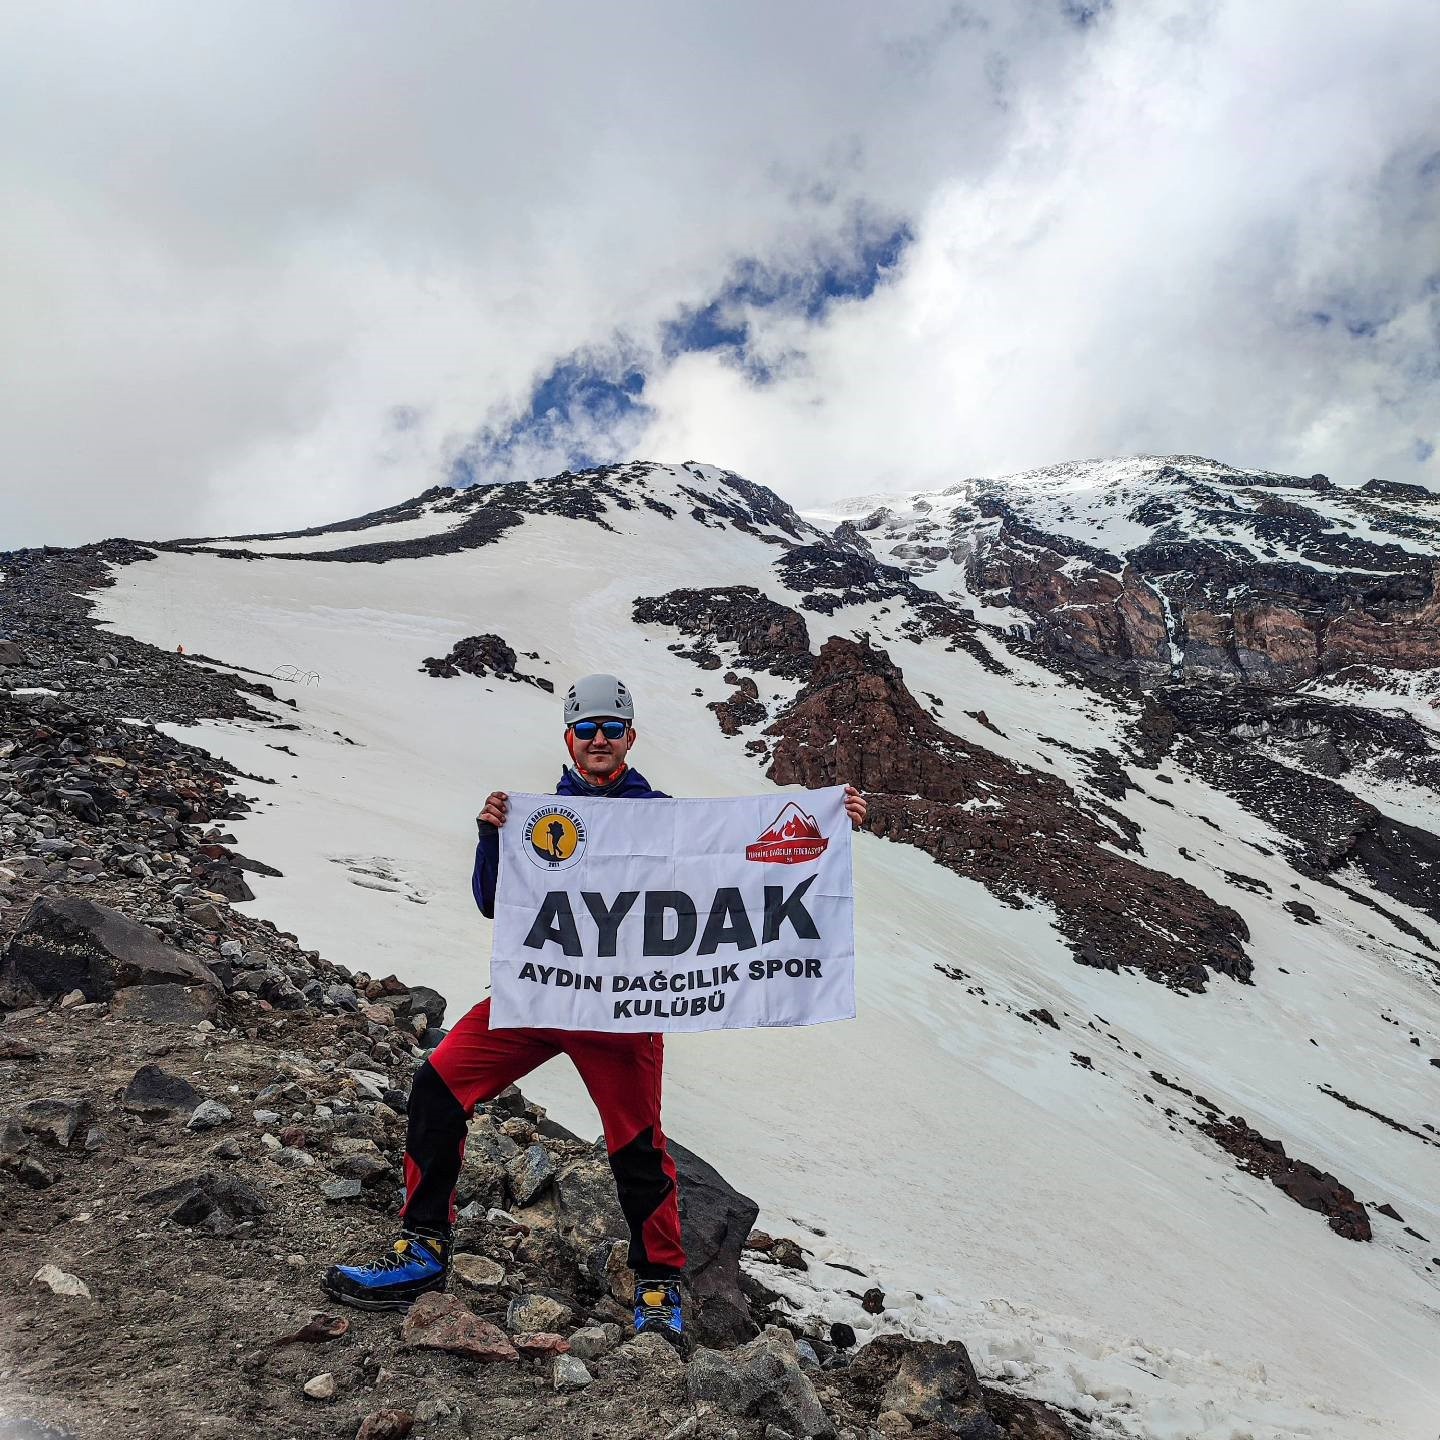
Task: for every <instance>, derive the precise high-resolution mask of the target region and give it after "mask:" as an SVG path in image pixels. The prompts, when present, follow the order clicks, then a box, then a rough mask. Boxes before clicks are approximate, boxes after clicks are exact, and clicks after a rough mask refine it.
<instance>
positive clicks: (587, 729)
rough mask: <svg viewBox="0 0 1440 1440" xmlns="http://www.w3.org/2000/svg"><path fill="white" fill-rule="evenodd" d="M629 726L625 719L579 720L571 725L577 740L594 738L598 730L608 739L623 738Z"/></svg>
mask: <svg viewBox="0 0 1440 1440" xmlns="http://www.w3.org/2000/svg"><path fill="white" fill-rule="evenodd" d="M629 728H630V726H629V724H628V723H627V722H626V721H624V720H577V721H576V722H575V723H574V724H573V725H572V726H571V727H570V729H571V730H572V731H573V732H574V734H575V738H576V739H577V740H593V739H594V738H595V733H596V731H599V733H600V734H601V735H603V736H604V737H605V738H606V739H607V740H623V739H624V738H625V732H626V731H627V730H628V729H629Z"/></svg>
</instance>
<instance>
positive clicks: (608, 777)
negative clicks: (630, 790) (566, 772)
mask: <svg viewBox="0 0 1440 1440" xmlns="http://www.w3.org/2000/svg"><path fill="white" fill-rule="evenodd" d="M565 748H566V749H567V750H568V751H569V752H570V758H571V760H575V732H574V731H573V730H567V731H566V732H565ZM575 768H576V769H577V770H579V771H580V773H581V774H582V775H585V778H586V779H587V780H588V779H590V777H589V776H588V775H586V774H585V769H584V767H583V766H582V765H581V764H580V762H579V761H578V760H575ZM627 768H628V767H627V766H626V764H625V762H624V761H623V760H622V761H621V762H620V763H619V764H618V765H617V766H616V767H615V768H614V769H613V770H610V771H607V772H606V773H605V774H604V775H602V776H600V777H599V778H597V779H596V780H595V781H593V782H592V783H594V784H596V785H599V786H600V787H601V788H602V789H603V788H604V787H605V786H606V785H613V784H614V783H615V782H616V781H617V780H618V779H619V778H620V777H621V776H622V775H623V774H624V773H625V771H626V769H627Z"/></svg>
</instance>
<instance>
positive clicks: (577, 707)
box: [565, 675, 635, 725]
mask: <svg viewBox="0 0 1440 1440" xmlns="http://www.w3.org/2000/svg"><path fill="white" fill-rule="evenodd" d="M609 715H614V716H616V717H617V718H618V719H621V720H633V719H634V718H635V702H634V701H633V700H632V699H631V698H630V692H629V690H627V689H626V688H625V682H624V681H623V680H617V679H616V678H615V677H614V676H613V675H582V676H581V677H580V678H579V679H578V680H577V681H576V682H575V683H574V684H573V685H572V686H571V687H570V689H569V691H568V692H567V694H566V696H565V723H566V725H573V724H574V723H575V722H576V721H577V720H601V719H604V718H605V717H606V716H609Z"/></svg>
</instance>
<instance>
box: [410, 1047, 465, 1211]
mask: <svg viewBox="0 0 1440 1440" xmlns="http://www.w3.org/2000/svg"><path fill="white" fill-rule="evenodd" d="M407 1112H408V1119H407V1122H406V1128H405V1159H406V1163H407V1165H413V1166H414V1167H415V1169H416V1171H418V1173H419V1179H418V1183H417V1184H416V1185H415V1187H414V1189H413V1190H412V1192H411V1195H410V1199H409V1200H408V1202H407V1203H406V1206H405V1223H406V1224H407V1225H408V1226H410V1227H411V1228H412V1229H415V1230H419V1231H422V1232H423V1233H425V1234H427V1235H439V1236H442V1237H443V1236H448V1235H449V1234H450V1203H451V1196H452V1195H453V1194H454V1192H455V1184H456V1181H458V1180H459V1178H460V1161H461V1157H462V1155H463V1154H464V1150H465V1126H466V1116H465V1110H464V1107H463V1106H462V1105H461V1104H460V1102H459V1101H458V1100H457V1099H456V1098H455V1096H454V1095H453V1094H452V1093H451V1090H450V1087H449V1086H448V1085H447V1084H446V1083H445V1082H444V1080H442V1079H441V1078H440V1072H439V1071H438V1070H436V1069H435V1067H434V1066H433V1065H432V1064H431V1063H430V1062H429V1061H428V1060H427V1061H425V1063H424V1064H423V1065H421V1067H420V1068H419V1069H418V1070H417V1071H416V1072H415V1079H414V1081H413V1083H412V1084H411V1086H410V1103H409V1105H408V1107H407Z"/></svg>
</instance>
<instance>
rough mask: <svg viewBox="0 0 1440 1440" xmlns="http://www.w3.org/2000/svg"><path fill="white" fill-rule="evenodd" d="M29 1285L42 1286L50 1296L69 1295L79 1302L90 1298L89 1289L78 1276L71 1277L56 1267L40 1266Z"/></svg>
mask: <svg viewBox="0 0 1440 1440" xmlns="http://www.w3.org/2000/svg"><path fill="white" fill-rule="evenodd" d="M30 1283H31V1284H32V1285H43V1286H44V1287H45V1288H46V1289H47V1290H49V1291H50V1293H51V1294H52V1295H69V1296H72V1297H74V1298H76V1299H80V1300H89V1299H90V1298H91V1297H90V1287H89V1286H88V1285H87V1284H86V1283H85V1282H84V1281H83V1280H82V1279H81V1278H80V1277H79V1276H78V1275H71V1274H70V1273H69V1272H68V1271H66V1270H62V1269H61V1268H60V1267H59V1266H58V1265H42V1266H41V1267H40V1268H39V1269H38V1270H37V1271H36V1272H35V1275H34V1277H33V1278H32V1279H31V1281H30Z"/></svg>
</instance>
